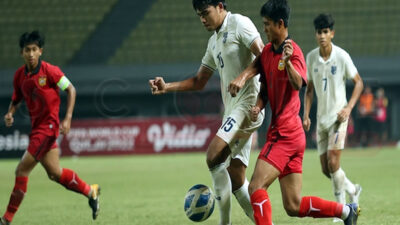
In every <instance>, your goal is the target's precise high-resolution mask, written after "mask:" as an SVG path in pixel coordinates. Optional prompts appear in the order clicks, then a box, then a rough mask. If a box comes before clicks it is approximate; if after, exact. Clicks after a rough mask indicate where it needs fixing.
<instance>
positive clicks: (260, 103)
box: [250, 83, 268, 121]
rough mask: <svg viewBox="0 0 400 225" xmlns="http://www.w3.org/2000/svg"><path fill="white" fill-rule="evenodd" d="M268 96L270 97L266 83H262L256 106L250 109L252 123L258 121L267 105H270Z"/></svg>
mask: <svg viewBox="0 0 400 225" xmlns="http://www.w3.org/2000/svg"><path fill="white" fill-rule="evenodd" d="M267 95H268V93H267V89H266V88H265V85H264V83H261V87H260V92H259V93H258V97H257V102H256V105H255V106H253V107H251V109H250V117H251V120H252V121H257V118H258V114H259V113H260V112H261V110H262V109H263V108H265V106H266V105H267V103H268V100H267V99H268V98H267Z"/></svg>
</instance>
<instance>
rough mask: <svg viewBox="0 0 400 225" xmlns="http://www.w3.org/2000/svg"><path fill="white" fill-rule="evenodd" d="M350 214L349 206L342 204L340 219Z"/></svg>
mask: <svg viewBox="0 0 400 225" xmlns="http://www.w3.org/2000/svg"><path fill="white" fill-rule="evenodd" d="M349 214H350V206H348V205H343V211H342V220H345V219H347V217H348V216H349Z"/></svg>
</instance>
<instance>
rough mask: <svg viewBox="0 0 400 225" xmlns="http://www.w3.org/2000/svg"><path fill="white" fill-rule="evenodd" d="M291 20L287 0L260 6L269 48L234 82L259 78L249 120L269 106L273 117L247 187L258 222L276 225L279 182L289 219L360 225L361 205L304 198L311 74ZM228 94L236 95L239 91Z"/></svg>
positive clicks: (273, 1)
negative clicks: (305, 99)
mask: <svg viewBox="0 0 400 225" xmlns="http://www.w3.org/2000/svg"><path fill="white" fill-rule="evenodd" d="M289 14H290V8H289V5H288V3H287V1H286V0H269V1H268V2H267V3H265V4H264V5H263V6H262V8H261V16H262V18H263V23H264V31H265V33H266V35H267V38H268V40H269V43H268V44H267V45H266V46H265V47H264V49H263V51H262V53H261V57H260V58H259V59H258V60H255V61H254V62H253V63H252V64H251V65H250V67H248V68H247V69H246V70H244V71H243V72H242V74H240V75H239V77H238V78H237V79H236V80H235V81H234V82H233V83H235V82H237V81H238V80H246V79H248V78H249V77H252V76H254V75H255V74H258V73H259V72H261V79H260V80H261V83H262V84H261V90H260V94H259V96H258V99H257V104H256V105H255V106H254V107H252V110H251V112H252V114H251V116H252V119H256V118H257V116H258V115H259V113H260V111H261V109H263V108H264V107H265V105H266V104H267V102H268V101H269V103H270V107H271V111H272V118H271V125H270V127H269V129H268V134H267V142H266V144H265V145H264V147H263V148H262V150H261V152H260V154H259V157H258V160H257V162H256V166H255V169H254V173H253V176H252V178H251V182H250V185H249V193H250V195H251V203H252V206H253V211H254V219H255V221H256V224H257V225H271V224H272V223H271V219H272V216H271V214H272V212H271V211H272V209H271V203H270V199H269V197H268V193H267V189H268V187H269V186H270V185H271V184H272V182H274V181H275V180H276V178H279V183H280V187H281V193H282V200H283V205H284V208H285V210H286V213H287V214H288V215H289V216H296V217H305V216H308V217H314V218H319V217H339V218H342V219H344V222H345V224H346V225H351V224H356V222H357V218H358V213H359V207H358V205H357V204H355V203H353V204H349V205H343V204H340V203H337V202H332V201H327V200H324V199H321V198H318V197H314V196H306V197H302V196H301V188H302V162H303V155H304V150H305V146H306V143H305V141H306V139H305V134H304V130H303V127H302V122H301V119H300V117H299V115H298V114H299V110H300V99H299V90H300V89H301V87H302V86H304V85H306V82H307V77H306V70H307V69H306V63H305V60H304V56H303V53H302V51H301V49H300V47H299V46H298V45H297V44H296V43H295V42H294V41H293V40H291V39H290V38H289V35H288V23H289ZM240 91H242V90H240ZM230 92H231V94H237V91H236V90H230ZM239 93H240V92H239Z"/></svg>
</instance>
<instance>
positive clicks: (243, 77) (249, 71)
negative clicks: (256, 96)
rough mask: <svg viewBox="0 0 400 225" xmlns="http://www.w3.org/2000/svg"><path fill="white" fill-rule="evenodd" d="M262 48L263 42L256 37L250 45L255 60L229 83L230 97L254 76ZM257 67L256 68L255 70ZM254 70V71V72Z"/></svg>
mask: <svg viewBox="0 0 400 225" xmlns="http://www.w3.org/2000/svg"><path fill="white" fill-rule="evenodd" d="M263 48H264V43H263V42H262V40H261V38H257V39H255V40H254V42H253V43H252V44H251V46H250V50H251V52H252V53H253V54H254V55H255V56H256V58H255V60H254V61H253V62H252V63H251V64H250V65H249V66H248V67H247V68H246V69H245V70H244V71H243V72H242V73H241V74H239V76H238V77H236V78H235V79H234V80H233V81H231V83H230V84H229V87H228V88H229V89H228V90H229V92H230V93H231V95H232V97H235V96H236V94H237V93H238V92H239V91H240V89H242V88H243V86H244V84H245V83H246V82H247V81H248V80H249V79H251V78H253V77H254V76H256V75H257V74H258V72H257V71H258V64H259V60H260V56H261V52H262V50H263ZM255 69H257V70H255ZM255 71H256V72H255Z"/></svg>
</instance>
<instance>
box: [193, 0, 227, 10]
mask: <svg viewBox="0 0 400 225" xmlns="http://www.w3.org/2000/svg"><path fill="white" fill-rule="evenodd" d="M219 3H222V4H223V5H224V9H225V10H226V3H225V0H192V4H193V9H194V10H199V11H202V10H204V9H205V8H207V7H208V6H210V5H211V6H214V7H215V6H217V5H218V4H219Z"/></svg>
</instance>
